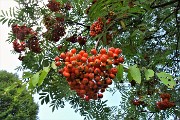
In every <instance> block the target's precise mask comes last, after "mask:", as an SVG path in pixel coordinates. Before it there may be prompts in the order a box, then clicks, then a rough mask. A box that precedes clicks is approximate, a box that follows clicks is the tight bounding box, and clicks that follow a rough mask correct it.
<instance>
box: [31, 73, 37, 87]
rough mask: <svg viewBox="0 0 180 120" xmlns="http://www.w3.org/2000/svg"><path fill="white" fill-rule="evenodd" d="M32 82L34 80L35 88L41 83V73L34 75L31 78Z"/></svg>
mask: <svg viewBox="0 0 180 120" xmlns="http://www.w3.org/2000/svg"><path fill="white" fill-rule="evenodd" d="M31 80H32V85H33V86H34V87H35V86H36V85H37V83H38V81H39V72H37V73H36V74H34V75H33V76H32V77H31Z"/></svg>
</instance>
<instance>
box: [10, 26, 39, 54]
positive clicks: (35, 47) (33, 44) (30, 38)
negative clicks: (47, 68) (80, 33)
mask: <svg viewBox="0 0 180 120" xmlns="http://www.w3.org/2000/svg"><path fill="white" fill-rule="evenodd" d="M12 31H13V34H14V35H15V37H16V38H17V39H16V40H14V41H13V48H14V50H15V51H16V52H18V53H21V52H22V51H25V47H28V48H29V50H31V51H32V52H35V53H40V52H41V48H40V45H39V40H38V38H37V33H36V32H34V31H33V30H32V28H29V27H27V26H25V25H23V26H18V25H17V24H15V25H12Z"/></svg>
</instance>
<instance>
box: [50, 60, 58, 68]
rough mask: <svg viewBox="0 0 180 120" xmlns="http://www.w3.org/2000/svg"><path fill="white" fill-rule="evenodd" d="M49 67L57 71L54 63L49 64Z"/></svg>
mask: <svg viewBox="0 0 180 120" xmlns="http://www.w3.org/2000/svg"><path fill="white" fill-rule="evenodd" d="M51 67H52V68H53V69H57V66H56V65H55V62H54V61H53V62H52V63H51Z"/></svg>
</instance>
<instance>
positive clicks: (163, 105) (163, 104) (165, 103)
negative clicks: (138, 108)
mask: <svg viewBox="0 0 180 120" xmlns="http://www.w3.org/2000/svg"><path fill="white" fill-rule="evenodd" d="M160 97H161V99H162V100H161V101H159V102H157V103H156V105H157V108H158V109H159V110H166V109H168V108H171V107H174V106H175V104H174V103H173V102H170V101H169V100H170V97H171V95H170V94H169V93H163V94H161V95H160Z"/></svg>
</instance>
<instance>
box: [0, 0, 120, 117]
mask: <svg viewBox="0 0 180 120" xmlns="http://www.w3.org/2000/svg"><path fill="white" fill-rule="evenodd" d="M16 5H17V3H16V2H14V1H13V0H0V10H9V7H14V6H16ZM1 14H2V13H1V11H0V15H1ZM10 30H11V28H8V25H7V24H4V25H2V24H0V70H7V71H8V72H13V73H16V71H15V70H14V69H15V68H16V67H17V66H20V65H21V62H20V61H19V60H18V54H11V52H10V50H13V47H12V44H8V42H5V41H6V40H7V38H8V33H9V31H10ZM18 75H22V72H20V73H18ZM20 77H21V76H20ZM34 98H35V101H36V102H38V103H39V104H40V101H38V95H35V97H34ZM120 98H121V97H120V94H118V93H116V94H114V95H113V96H112V95H111V94H107V93H105V94H104V97H103V100H107V99H108V100H109V101H108V105H110V106H117V105H119V101H120ZM39 106H40V107H39V114H38V117H39V119H40V120H83V117H82V116H80V114H79V113H75V112H74V109H72V108H70V105H69V104H68V103H67V104H66V106H65V108H59V110H55V111H54V112H53V113H52V111H51V109H52V108H50V107H49V105H39Z"/></svg>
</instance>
